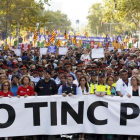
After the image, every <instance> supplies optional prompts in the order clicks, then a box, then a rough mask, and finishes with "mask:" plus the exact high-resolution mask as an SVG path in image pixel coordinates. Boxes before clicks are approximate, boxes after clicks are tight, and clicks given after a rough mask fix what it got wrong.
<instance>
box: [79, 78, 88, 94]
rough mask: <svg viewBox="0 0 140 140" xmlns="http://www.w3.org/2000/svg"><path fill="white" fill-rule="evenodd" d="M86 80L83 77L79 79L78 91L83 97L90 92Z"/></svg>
mask: <svg viewBox="0 0 140 140" xmlns="http://www.w3.org/2000/svg"><path fill="white" fill-rule="evenodd" d="M87 83H88V82H87V79H86V77H85V76H82V77H81V78H80V79H79V86H78V87H79V91H80V92H81V93H82V94H83V95H88V94H89V93H90V92H89V87H88V84H87Z"/></svg>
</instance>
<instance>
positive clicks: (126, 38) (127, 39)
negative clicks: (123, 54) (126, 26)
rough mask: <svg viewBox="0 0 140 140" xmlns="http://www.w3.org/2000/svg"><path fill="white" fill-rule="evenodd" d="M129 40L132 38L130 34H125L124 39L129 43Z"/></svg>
mask: <svg viewBox="0 0 140 140" xmlns="http://www.w3.org/2000/svg"><path fill="white" fill-rule="evenodd" d="M129 40H130V36H128V35H126V36H125V39H124V42H127V43H128V42H129Z"/></svg>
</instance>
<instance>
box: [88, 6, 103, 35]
mask: <svg viewBox="0 0 140 140" xmlns="http://www.w3.org/2000/svg"><path fill="white" fill-rule="evenodd" d="M87 19H88V20H89V22H88V24H89V26H90V28H91V30H92V32H93V33H94V34H96V33H97V28H98V30H99V34H100V35H101V34H102V33H103V32H104V27H103V26H101V22H102V19H103V11H102V5H101V3H96V4H93V5H92V6H91V7H90V9H89V15H88V17H87Z"/></svg>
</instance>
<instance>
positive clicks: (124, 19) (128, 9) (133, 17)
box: [103, 0, 140, 32]
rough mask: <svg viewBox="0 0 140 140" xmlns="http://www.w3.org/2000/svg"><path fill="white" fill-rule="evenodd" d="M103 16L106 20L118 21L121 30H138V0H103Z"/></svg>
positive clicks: (139, 25) (139, 10) (139, 8)
mask: <svg viewBox="0 0 140 140" xmlns="http://www.w3.org/2000/svg"><path fill="white" fill-rule="evenodd" d="M103 14H104V16H103V17H104V18H103V20H104V21H106V22H118V23H120V24H121V25H122V29H123V30H131V31H133V32H134V31H136V30H140V1H139V0H104V10H103Z"/></svg>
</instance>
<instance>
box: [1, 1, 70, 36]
mask: <svg viewBox="0 0 140 140" xmlns="http://www.w3.org/2000/svg"><path fill="white" fill-rule="evenodd" d="M45 4H48V0H39V1H38V2H36V0H0V30H2V31H7V33H8V34H10V33H14V35H16V33H17V31H18V30H17V28H19V30H23V29H24V30H27V31H28V30H29V29H32V31H34V30H35V29H36V23H40V26H39V27H48V28H49V27H50V30H52V29H54V27H56V28H58V27H59V28H60V27H61V26H62V27H63V26H65V28H66V27H69V26H70V25H71V23H70V21H69V20H68V18H67V15H65V14H62V13H61V12H60V11H57V12H53V11H46V10H45V8H44V5H45ZM50 21H51V22H53V23H52V24H50V25H49V22H50ZM18 25H19V26H18Z"/></svg>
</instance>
